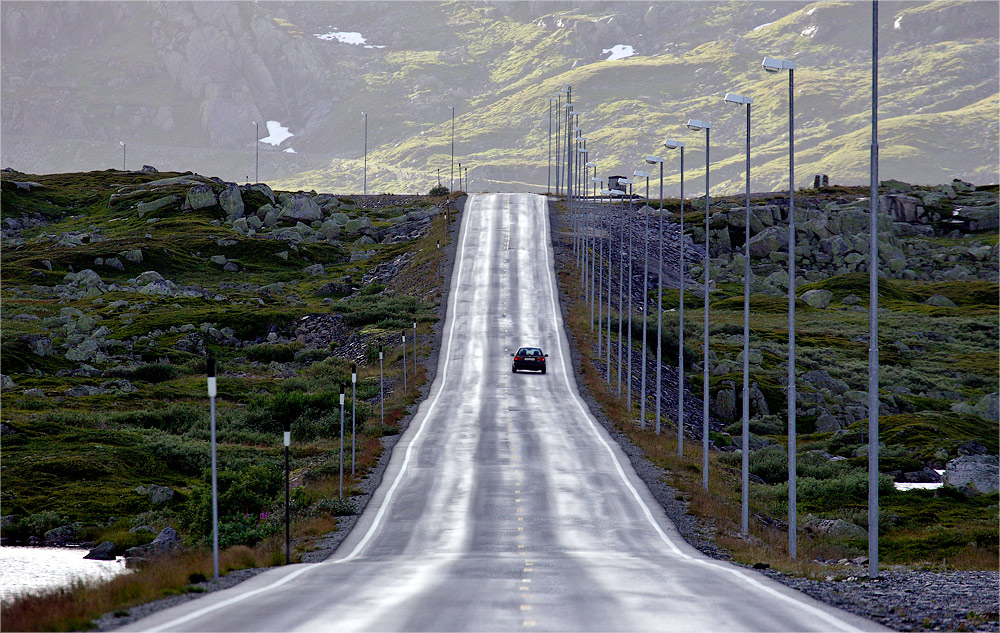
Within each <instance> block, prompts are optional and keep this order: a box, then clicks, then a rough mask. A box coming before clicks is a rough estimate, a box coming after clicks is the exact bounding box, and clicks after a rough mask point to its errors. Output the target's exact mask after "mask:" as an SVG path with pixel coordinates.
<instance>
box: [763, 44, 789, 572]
mask: <svg viewBox="0 0 1000 633" xmlns="http://www.w3.org/2000/svg"><path fill="white" fill-rule="evenodd" d="M761 66H762V67H763V68H764V70H766V71H767V72H770V73H777V72H781V71H782V70H787V71H788V556H789V557H790V558H792V559H793V560H794V559H795V557H796V554H797V535H796V522H797V497H798V495H797V494H796V489H797V482H798V473H797V472H796V468H797V466H796V457H797V456H796V454H795V451H796V450H797V449H796V424H795V416H796V413H797V408H798V398H797V397H796V396H797V392H796V388H795V93H794V88H795V62H791V61H787V60H784V59H775V58H773V57H765V58H764V61H763V62H762V63H761Z"/></svg>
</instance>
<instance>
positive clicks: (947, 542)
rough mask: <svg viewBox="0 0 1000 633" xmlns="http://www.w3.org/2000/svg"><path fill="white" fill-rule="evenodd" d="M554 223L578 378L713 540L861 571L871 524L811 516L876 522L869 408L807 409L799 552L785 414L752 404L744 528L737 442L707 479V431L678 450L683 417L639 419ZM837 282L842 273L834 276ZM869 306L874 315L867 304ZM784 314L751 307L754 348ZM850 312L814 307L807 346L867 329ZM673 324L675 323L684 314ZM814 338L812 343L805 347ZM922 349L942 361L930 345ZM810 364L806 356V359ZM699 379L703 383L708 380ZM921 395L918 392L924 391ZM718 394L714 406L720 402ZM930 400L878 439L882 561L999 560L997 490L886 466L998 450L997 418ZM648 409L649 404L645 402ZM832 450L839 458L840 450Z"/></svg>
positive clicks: (798, 570) (788, 568) (988, 565)
mask: <svg viewBox="0 0 1000 633" xmlns="http://www.w3.org/2000/svg"><path fill="white" fill-rule="evenodd" d="M559 206H561V205H559ZM554 215H558V214H557V213H556V214H554ZM553 225H554V234H553V241H554V245H555V249H556V262H557V272H558V278H559V285H560V291H561V293H562V301H563V304H564V306H565V308H566V311H567V317H568V318H567V327H568V329H569V333H570V336H571V338H572V339H573V343H574V346H575V348H576V349H577V351H578V353H579V354H580V358H581V371H582V376H581V382H582V383H583V385H584V386H585V388H586V389H587V390H588V391H589V392H590V394H591V395H592V397H593V398H594V399H595V400H596V401H597V403H598V404H599V407H600V409H601V410H600V411H598V412H596V413H598V414H599V415H603V416H606V417H607V419H609V420H610V421H611V423H612V424H613V426H614V428H616V429H617V430H619V431H621V432H622V433H623V434H625V435H626V436H627V437H628V439H629V440H630V441H631V442H632V443H633V444H635V445H636V446H638V447H639V448H641V449H642V451H643V453H644V455H645V457H646V458H647V459H649V460H650V461H651V462H653V463H654V464H656V465H657V466H660V467H661V468H663V469H664V470H665V471H666V473H667V474H666V475H665V478H666V480H667V482H668V483H669V485H670V486H672V487H673V488H674V489H675V490H676V491H677V496H678V498H679V499H681V500H683V501H684V502H685V503H686V504H687V511H688V513H689V514H692V515H694V516H695V517H697V518H698V520H699V521H700V522H701V524H702V525H703V526H705V528H706V530H707V531H708V532H709V533H710V534H712V540H713V542H714V543H715V544H717V545H719V546H721V547H724V548H725V549H726V550H727V551H728V552H729V554H730V555H731V556H732V558H733V559H734V560H735V561H737V562H740V563H745V564H762V565H767V566H770V567H772V568H774V569H778V570H781V571H783V572H787V573H791V574H799V575H803V576H805V577H809V578H818V579H827V578H847V577H852V576H856V575H859V573H860V567H859V566H858V565H857V564H852V561H854V560H863V559H864V557H865V554H866V553H867V539H866V536H865V535H864V533H863V531H862V532H861V533H858V532H855V533H854V534H852V535H845V536H839V537H837V536H833V535H830V534H817V533H813V532H811V531H809V530H806V529H805V527H806V525H807V524H808V522H809V521H810V520H813V519H818V520H829V521H835V520H838V519H840V520H843V521H849V522H851V523H853V524H855V525H858V526H860V527H861V528H866V527H867V523H866V513H865V507H866V506H865V502H866V495H867V474H866V472H865V470H864V464H865V463H866V461H865V460H866V458H865V456H864V454H862V453H860V452H859V451H858V448H859V445H861V444H862V441H863V440H862V436H863V430H864V428H866V424H867V420H859V421H857V422H855V423H854V424H852V425H850V426H848V427H847V428H846V429H845V432H843V433H829V432H826V433H821V432H817V431H816V429H815V427H814V426H811V425H812V424H814V421H813V420H806V421H805V423H806V424H805V425H803V426H802V427H800V429H799V446H798V448H799V473H798V474H799V495H798V503H799V526H798V527H799V538H798V547H799V555H798V558H797V560H792V559H790V558H789V557H788V555H787V550H786V548H787V524H786V523H785V521H786V519H787V506H786V503H787V502H786V499H787V484H786V483H785V482H786V481H787V467H786V466H784V465H785V464H787V456H786V453H785V449H784V437H785V435H784V434H785V428H784V427H783V425H782V416H780V409H778V407H772V411H774V412H775V413H779V415H767V416H761V415H755V416H754V419H753V420H752V421H751V432H752V434H753V435H754V436H755V437H757V438H758V439H760V440H762V444H763V446H761V447H759V448H757V449H756V450H753V451H752V453H751V457H750V470H751V476H752V478H753V479H754V482H753V483H751V488H750V500H751V505H750V511H751V520H750V536H749V538H743V537H741V536H740V534H739V533H740V481H739V454H738V453H736V452H732V451H731V450H713V451H712V452H711V453H710V455H709V463H710V474H709V482H710V486H709V490H708V491H705V490H703V489H702V479H701V461H702V454H701V442H700V438H699V439H695V438H690V437H689V438H688V441H686V442H685V456H684V457H678V456H677V445H676V439H675V438H676V425H675V424H674V423H673V422H672V421H670V420H669V419H666V418H664V420H663V422H664V431H663V434H662V435H660V436H657V435H656V434H655V432H654V431H653V425H652V424H647V426H646V428H645V429H643V428H641V427H640V425H639V421H638V409H639V406H638V401H637V400H636V401H634V404H633V410H632V411H629V410H628V409H627V406H626V403H625V398H624V397H622V398H619V397H617V395H616V393H615V390H613V389H609V388H608V386H607V385H606V383H605V382H604V377H603V375H601V374H600V373H599V372H598V371H597V370H596V368H595V364H594V360H595V359H594V358H593V352H592V349H593V347H594V345H595V339H594V337H593V335H592V334H591V332H590V327H589V322H590V309H589V306H588V304H586V303H585V301H584V300H583V292H582V288H581V287H580V286H579V274H578V272H577V271H576V269H575V260H574V258H573V256H572V252H571V250H570V249H571V246H570V241H569V239H570V238H569V234H568V232H567V230H568V227H565V226H563V227H560V226H559V222H554V223H553ZM725 281H726V280H723V282H725ZM831 282H832V283H836V279H833V280H831ZM975 284H976V282H970V285H973V286H974V285H975ZM900 285H902V284H900ZM915 285H916V284H914V286H915ZM939 287H940V286H939ZM740 289H741V288H740ZM915 290H916V289H915ZM674 294H676V293H674ZM719 294H720V295H724V294H726V292H725V290H723V291H721V292H720V293H719ZM768 299H769V298H768V297H762V296H752V297H751V301H752V304H753V302H754V301H755V300H757V301H759V302H761V303H766V302H767V301H768ZM989 301H995V297H987V298H986V299H985V302H986V304H987V305H988V303H989ZM731 304H733V302H731V301H727V299H726V297H725V296H720V297H719V298H718V299H716V300H714V301H713V304H712V329H711V332H710V338H711V346H712V349H713V350H724V349H726V347H727V346H730V347H731V346H732V343H731V342H730V340H729V337H730V336H731V335H732V334H733V332H731V331H730V329H731V328H727V324H730V323H737V322H738V321H740V320H741V319H742V304H741V302H740V303H739V304H737V305H731ZM700 307H701V305H700V302H697V303H696V305H689V306H688V311H689V312H688V319H689V320H688V319H686V326H687V327H690V330H688V339H687V340H688V341H694V342H695V345H696V346H697V344H698V343H699V342H700V341H701V336H702V333H701V331H700V324H701V312H700ZM901 307H902V308H904V309H901V310H900V312H902V314H899V315H889V316H887V317H885V318H886V319H887V320H890V321H898V325H897V324H896V323H890V326H896V327H900V326H901V325H903V324H905V325H906V326H907V327H914V328H926V329H927V330H931V331H933V330H935V329H940V328H941V326H942V324H941V323H940V321H941V320H940V319H938V321H939V322H938V323H935V322H934V321H933V320H932V318H931V317H930V316H929V315H921V314H920V312H919V311H913V312H906V311H905V306H902V305H900V304H897V306H894V309H900V308H901ZM984 308H985V306H984ZM861 316H862V317H865V315H864V314H862V315H861ZM782 317H783V315H782V314H780V311H775V313H774V314H767V313H765V314H763V315H762V314H760V313H756V312H755V313H754V314H753V315H752V317H751V318H752V319H753V320H754V328H753V332H752V341H753V343H752V347H755V348H757V347H759V346H760V345H761V343H762V342H765V341H767V340H769V335H770V332H769V330H771V329H773V330H779V329H780V328H781V319H782ZM849 318H850V317H846V318H845V317H844V316H841V315H836V316H831V317H826V316H824V315H821V314H814V315H811V318H810V319H809V320H808V321H807V322H806V327H807V328H808V329H809V331H810V334H812V335H814V341H816V343H813V346H814V347H816V348H817V349H814V350H808V349H807V352H814V353H816V356H815V358H816V359H822V358H824V356H825V357H826V358H829V355H828V353H827V350H826V348H828V347H835V346H836V343H835V342H834V341H831V340H825V341H824V338H827V336H828V335H829V333H830V331H834V330H835V331H837V336H831V337H830V338H837V339H839V338H842V337H843V334H844V332H845V330H849V329H850V328H855V327H856V328H857V329H858V330H859V331H860V330H861V329H862V324H861V323H860V319H858V321H859V322H858V323H857V324H854V323H853V322H851V321H850V320H849ZM668 319H674V320H676V314H675V313H672V314H671V315H670V316H669V317H668ZM920 319H925V322H924V323H920V322H916V323H915V321H919V320H920ZM987 319H988V318H987ZM845 322H846V326H845ZM985 322H986V320H984V323H985ZM673 325H674V331H675V332H676V323H674V324H673ZM641 338H642V332H641V327H639V328H635V329H634V331H633V332H632V340H631V345H632V347H633V349H636V350H639V349H641ZM649 338H650V341H651V342H652V343H651V349H655V325H654V335H653V336H650V337H649ZM848 340H849V339H848ZM665 343H666V341H665ZM817 343H818V344H817ZM994 343H995V340H994ZM801 344H802V343H801V342H800V345H801ZM808 345H809V344H808V343H807V344H806V347H808ZM665 347H666V344H665ZM690 351H691V352H692V354H690V357H694V358H699V357H700V350H697V349H696V348H693V349H691V350H690ZM970 351H975V350H970ZM807 358H808V357H807ZM765 360H767V361H768V362H767V363H765V367H764V369H769V370H771V371H772V372H773V373H778V372H780V371H781V370H782V367H781V359H780V357H779V356H776V357H775V358H771V359H765ZM921 360H922V361H924V362H927V361H932V362H933V361H934V359H933V358H928V357H927V356H924V357H923V358H922V359H921ZM889 362H890V363H891V364H898V361H897V362H895V363H893V362H892V360H891V359H890V361H889ZM936 362H937V363H938V366H937V367H936V368H934V369H933V371H947V368H946V367H945V366H946V365H947V364H948V363H949V362H950V360H949V359H948V358H941V359H937V360H936ZM803 364H804V365H806V368H807V369H808V368H809V367H808V365H807V364H806V363H803ZM887 364H889V363H887ZM921 370H922V371H926V370H927V369H926V368H921ZM982 371H983V372H984V375H985V376H986V378H985V379H986V380H988V379H989V378H988V376H989V373H990V371H991V368H990V366H984V367H983V368H982ZM725 377H726V376H724V377H723V378H725ZM767 377H768V376H767V374H766V373H762V375H755V376H754V379H755V380H758V379H760V383H761V384H762V385H763V384H764V383H765V379H766V378H767ZM687 378H688V381H689V384H690V385H693V386H697V387H700V384H701V373H700V368H697V369H695V370H694V371H692V374H690V375H689V376H688V377H687ZM728 378H732V376H728ZM720 382H721V381H720V380H719V379H718V378H715V377H713V394H715V393H717V391H718V388H719V386H720V385H719V383H720ZM775 386H776V388H777V389H776V390H777V393H776V394H773V395H772V398H771V399H772V400H774V401H775V403H777V402H778V401H779V400H780V399H783V391H781V387H780V384H779V383H775ZM762 388H763V387H762ZM697 391H698V392H699V393H700V388H699V389H697ZM765 393H766V392H765ZM713 400H714V398H713ZM914 402H917V401H916V399H914ZM711 404H712V407H713V411H714V410H715V402H712V403H711ZM918 404H920V403H918ZM922 404H925V406H924V407H923V410H920V409H917V410H914V411H911V412H909V413H906V414H901V415H893V416H886V417H885V418H883V424H882V426H881V429H880V430H881V441H882V442H885V444H886V449H884V450H885V452H884V453H883V454H882V455H883V457H882V460H881V463H880V467H881V469H882V476H881V477H880V519H881V520H880V526H879V528H880V530H879V531H880V553H881V564H882V566H883V567H884V568H885V569H928V570H992V571H996V570H997V530H996V522H997V496H996V493H994V494H992V495H981V496H978V497H971V498H970V497H967V496H965V495H963V494H961V493H959V492H957V491H953V490H949V489H938V490H933V491H932V490H914V491H907V492H901V491H897V490H895V488H894V487H893V485H892V477H891V476H890V474H889V473H890V472H892V471H894V470H897V469H899V468H901V467H902V468H907V469H908V467H909V463H905V460H910V462H911V463H912V462H915V463H919V462H920V458H921V457H922V456H923V457H925V458H926V457H927V455H928V454H929V455H931V456H932V455H933V454H934V453H935V451H939V450H941V449H950V450H955V447H956V446H958V445H960V444H962V443H963V442H973V441H974V442H982V443H985V445H987V447H988V450H990V451H991V452H995V450H996V445H995V438H996V427H995V425H993V427H992V428H991V426H990V424H988V423H987V422H985V421H981V420H978V419H977V418H972V419H970V418H968V417H965V416H963V415H961V414H958V413H952V412H949V413H947V414H945V413H943V412H941V411H940V409H939V408H936V405H935V403H933V402H927V401H925V402H924V403H922ZM649 409H650V407H647V411H649ZM668 415H670V414H669V412H668ZM726 430H727V433H725V434H720V435H719V436H718V437H715V436H713V438H712V439H713V442H714V443H715V444H716V445H717V446H720V447H728V446H730V445H732V440H733V439H738V438H737V437H735V436H736V435H738V432H739V431H738V427H735V428H734V427H730V428H727V429H726ZM831 454H832V455H833V456H836V457H839V459H836V460H831V459H830V455H831ZM946 454H947V453H946ZM904 463H905V465H904ZM810 515H812V516H810Z"/></svg>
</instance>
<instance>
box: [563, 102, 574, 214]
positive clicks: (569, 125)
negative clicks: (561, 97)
mask: <svg viewBox="0 0 1000 633" xmlns="http://www.w3.org/2000/svg"><path fill="white" fill-rule="evenodd" d="M562 90H563V92H565V93H566V114H567V116H566V165H565V169H566V172H565V173H566V196H567V197H568V196H569V195H570V189H569V177H570V171H569V168H570V161H571V160H572V155H571V154H570V138H571V130H570V128H572V127H573V125H572V122H571V121H570V117H569V116H568V115H569V113H570V112H572V111H573V86H571V85H569V84H563V85H562ZM560 160H561V159H560Z"/></svg>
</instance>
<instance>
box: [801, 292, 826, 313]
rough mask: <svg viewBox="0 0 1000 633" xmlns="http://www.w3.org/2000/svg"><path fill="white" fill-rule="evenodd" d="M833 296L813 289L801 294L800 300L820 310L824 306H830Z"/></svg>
mask: <svg viewBox="0 0 1000 633" xmlns="http://www.w3.org/2000/svg"><path fill="white" fill-rule="evenodd" d="M832 296H833V293H831V292H830V291H829V290H823V289H821V288H814V289H812V290H807V291H805V292H803V293H802V297H801V299H802V300H803V301H805V302H806V304H808V305H810V306H812V307H813V308H817V309H820V310H822V309H823V308H825V307H826V306H828V305H830V298H831V297H832Z"/></svg>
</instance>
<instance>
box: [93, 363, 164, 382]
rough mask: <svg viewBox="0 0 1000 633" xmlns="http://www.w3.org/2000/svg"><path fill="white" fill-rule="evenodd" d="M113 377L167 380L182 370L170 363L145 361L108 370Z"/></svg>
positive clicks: (145, 380) (155, 380)
mask: <svg viewBox="0 0 1000 633" xmlns="http://www.w3.org/2000/svg"><path fill="white" fill-rule="evenodd" d="M106 373H107V375H108V376H110V377H112V378H126V379H128V380H141V381H143V382H152V383H158V382H166V381H168V380H173V379H174V378H176V377H177V376H178V374H179V373H180V370H179V369H178V368H177V366H176V365H171V364H169V363H144V364H142V365H137V366H135V367H118V368H115V369H112V370H109V371H108V372H106Z"/></svg>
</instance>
